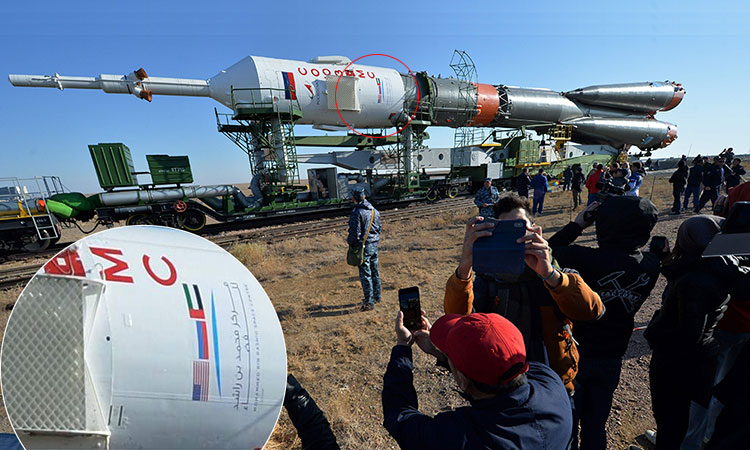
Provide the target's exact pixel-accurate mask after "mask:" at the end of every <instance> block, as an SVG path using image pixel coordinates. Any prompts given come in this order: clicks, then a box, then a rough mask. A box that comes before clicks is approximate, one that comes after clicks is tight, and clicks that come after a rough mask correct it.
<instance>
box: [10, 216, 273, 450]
mask: <svg viewBox="0 0 750 450" xmlns="http://www.w3.org/2000/svg"><path fill="white" fill-rule="evenodd" d="M0 364H1V365H0V375H1V376H2V393H3V399H4V401H5V406H6V409H7V412H8V417H9V419H10V422H11V425H12V426H13V429H14V430H15V432H16V434H17V435H18V437H19V439H20V440H21V442H22V444H23V445H24V447H25V448H26V449H37V448H113V449H116V448H150V449H156V448H160V449H168V448H211V449H215V448H227V449H228V448H262V447H263V445H264V444H265V443H266V441H267V440H268V438H269V436H270V435H271V432H272V431H273V428H274V426H275V424H276V421H277V419H278V417H279V413H280V410H281V406H282V402H283V399H284V392H285V388H286V347H285V343H284V336H283V333H282V330H281V326H280V324H279V320H278V317H277V315H276V312H275V310H274V308H273V305H272V304H271V301H270V300H269V298H268V296H267V295H266V293H265V291H264V290H263V288H262V287H261V285H260V284H259V283H258V281H257V280H256V279H255V277H254V276H253V275H252V274H251V273H250V271H248V269H247V268H246V267H245V266H243V265H242V264H241V263H240V262H239V261H237V260H236V259H235V258H234V257H233V256H231V255H230V254H229V253H227V252H226V251H225V250H223V249H221V248H220V247H218V246H217V245H215V244H213V243H211V242H209V241H208V240H206V239H204V238H202V237H199V236H196V235H194V234H191V233H188V232H185V231H180V230H175V229H171V228H164V227H157V226H129V227H121V228H113V229H110V230H106V231H102V232H99V233H96V234H93V235H90V236H88V237H86V238H84V239H81V240H79V241H78V242H76V243H74V244H72V245H70V246H69V247H67V248H66V249H64V250H63V251H61V252H60V253H58V254H57V255H55V256H54V257H53V258H52V259H51V260H49V261H48V262H47V263H46V264H44V266H43V267H42V268H41V269H39V271H38V272H37V274H36V275H35V276H34V277H33V278H32V279H31V281H29V283H28V284H27V285H26V287H25V288H24V290H23V292H22V293H21V296H20V297H19V299H18V301H17V302H16V305H15V307H14V308H13V312H12V314H11V316H10V319H9V321H8V325H7V328H6V332H5V336H4V339H3V344H2V354H1V355H0Z"/></svg>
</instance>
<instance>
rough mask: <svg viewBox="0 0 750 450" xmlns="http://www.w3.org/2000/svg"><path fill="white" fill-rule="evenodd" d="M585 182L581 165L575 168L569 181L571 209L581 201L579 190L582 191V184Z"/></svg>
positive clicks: (576, 206)
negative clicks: (571, 199) (571, 200)
mask: <svg viewBox="0 0 750 450" xmlns="http://www.w3.org/2000/svg"><path fill="white" fill-rule="evenodd" d="M584 183H586V177H585V176H584V175H583V169H582V168H581V166H578V167H577V168H576V172H575V174H574V175H573V180H572V181H571V184H572V186H571V190H572V191H573V209H576V208H578V205H580V204H581V203H582V202H581V192H583V185H584Z"/></svg>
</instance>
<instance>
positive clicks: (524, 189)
mask: <svg viewBox="0 0 750 450" xmlns="http://www.w3.org/2000/svg"><path fill="white" fill-rule="evenodd" d="M530 184H531V177H530V176H529V169H528V168H526V167H524V168H523V170H521V174H520V175H518V177H516V189H517V190H518V195H520V196H521V197H526V198H529V185H530Z"/></svg>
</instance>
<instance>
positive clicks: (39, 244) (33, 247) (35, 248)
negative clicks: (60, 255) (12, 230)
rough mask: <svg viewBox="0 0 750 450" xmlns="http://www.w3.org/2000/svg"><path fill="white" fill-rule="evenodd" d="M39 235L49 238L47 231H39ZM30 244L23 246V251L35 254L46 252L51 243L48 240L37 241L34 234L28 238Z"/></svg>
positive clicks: (37, 238)
mask: <svg viewBox="0 0 750 450" xmlns="http://www.w3.org/2000/svg"><path fill="white" fill-rule="evenodd" d="M39 234H41V235H42V237H45V238H48V237H49V231H47V230H40V231H39ZM30 238H31V242H29V243H27V244H25V245H24V246H23V249H24V250H25V251H27V252H31V253H36V252H43V251H45V250H47V249H48V248H49V246H50V244H51V243H52V241H51V240H50V239H39V236H37V235H36V233H34V234H33V235H31V236H30Z"/></svg>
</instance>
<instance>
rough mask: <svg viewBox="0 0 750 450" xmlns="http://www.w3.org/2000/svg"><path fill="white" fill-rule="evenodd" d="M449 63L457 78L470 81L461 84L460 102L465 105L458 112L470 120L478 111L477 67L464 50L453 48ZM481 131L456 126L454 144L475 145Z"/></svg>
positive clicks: (460, 115) (464, 120) (461, 145)
mask: <svg viewBox="0 0 750 450" xmlns="http://www.w3.org/2000/svg"><path fill="white" fill-rule="evenodd" d="M449 65H450V67H451V69H453V73H455V74H456V78H457V79H459V80H465V81H468V83H465V84H464V83H461V84H459V90H458V93H459V97H460V98H461V102H460V104H461V105H465V107H464V108H463V109H462V110H461V111H459V112H458V114H457V117H458V118H459V120H461V121H463V122H468V121H469V120H471V118H472V117H474V115H475V114H476V111H477V88H476V86H477V83H478V78H477V68H476V65H475V64H474V60H472V59H471V57H470V56H469V54H468V53H466V51H464V50H453V56H452V57H451V61H450V64H449ZM479 133H480V131H479V128H476V127H459V128H456V131H455V133H454V135H453V146H454V147H455V148H460V147H467V146H470V145H474V144H475V143H476V142H477V141H478V140H479Z"/></svg>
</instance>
